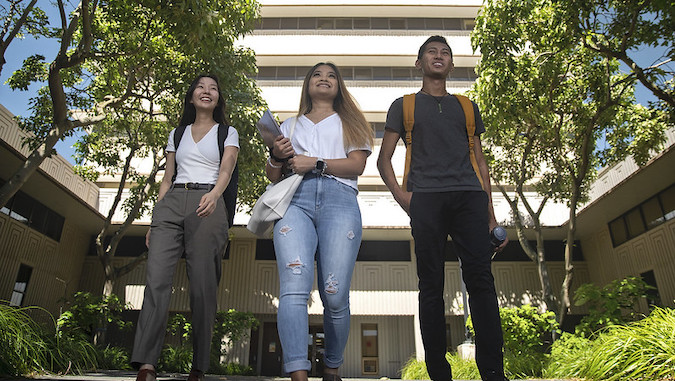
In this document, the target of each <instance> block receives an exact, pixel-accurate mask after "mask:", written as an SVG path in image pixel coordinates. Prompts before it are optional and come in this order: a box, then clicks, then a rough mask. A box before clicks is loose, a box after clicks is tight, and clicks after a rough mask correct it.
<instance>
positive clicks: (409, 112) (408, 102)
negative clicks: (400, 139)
mask: <svg viewBox="0 0 675 381" xmlns="http://www.w3.org/2000/svg"><path fill="white" fill-rule="evenodd" d="M414 125H415V94H406V95H404V96H403V128H404V129H405V144H406V150H405V170H404V172H403V190H407V189H408V173H410V161H411V159H412V130H413V126H414Z"/></svg>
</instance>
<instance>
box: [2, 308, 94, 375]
mask: <svg viewBox="0 0 675 381" xmlns="http://www.w3.org/2000/svg"><path fill="white" fill-rule="evenodd" d="M31 311H40V312H42V313H47V312H46V311H45V310H44V309H41V308H39V307H23V308H17V307H12V306H9V305H7V304H0V327H2V329H0V374H1V375H6V376H21V375H25V374H30V373H47V372H56V373H69V372H74V373H81V372H83V371H85V370H89V369H94V368H96V365H97V360H96V356H97V354H96V348H94V346H93V345H91V344H90V343H88V342H87V341H83V340H79V339H77V338H73V337H69V336H63V335H61V333H60V332H59V331H57V330H56V328H55V326H56V323H55V321H54V319H53V317H51V315H49V313H47V315H48V316H50V318H51V321H52V324H51V326H49V327H45V326H43V325H40V324H38V323H36V322H35V321H34V320H33V319H32V318H31V317H30V316H29V315H28V312H31Z"/></svg>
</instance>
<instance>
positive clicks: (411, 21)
mask: <svg viewBox="0 0 675 381" xmlns="http://www.w3.org/2000/svg"><path fill="white" fill-rule="evenodd" d="M475 25H476V22H475V21H474V19H463V18H462V19H460V18H421V17H418V18H401V17H283V18H282V17H267V18H263V19H261V20H260V21H259V22H258V25H256V27H255V29H268V30H294V29H305V30H317V29H319V30H355V29H357V30H473V28H474V26H475Z"/></svg>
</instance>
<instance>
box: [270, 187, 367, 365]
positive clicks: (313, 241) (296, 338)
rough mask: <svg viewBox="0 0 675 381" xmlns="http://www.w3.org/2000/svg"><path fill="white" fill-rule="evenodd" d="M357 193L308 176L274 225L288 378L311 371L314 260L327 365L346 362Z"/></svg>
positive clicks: (356, 243) (357, 227)
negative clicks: (309, 340) (310, 306)
mask: <svg viewBox="0 0 675 381" xmlns="http://www.w3.org/2000/svg"><path fill="white" fill-rule="evenodd" d="M356 194H357V192H356V190H355V189H353V188H352V187H350V186H348V185H346V184H343V183H341V182H339V181H337V180H335V179H333V178H329V177H325V176H318V175H314V174H307V175H305V178H304V179H303V180H302V182H301V184H300V186H299V187H298V190H297V191H296V193H295V195H294V196H293V201H291V205H290V206H289V208H288V210H287V211H286V214H285V215H284V217H283V218H282V219H281V220H279V221H277V222H276V224H275V226H274V251H275V252H276V258H277V268H278V270H279V282H280V293H279V311H278V314H277V328H278V330H279V338H280V340H281V346H282V349H283V354H284V355H283V357H284V368H285V370H286V372H288V373H291V372H295V371H298V370H310V369H311V368H312V365H311V363H310V361H309V360H308V359H307V337H308V335H309V332H308V331H309V322H308V316H307V314H308V312H307V301H308V299H309V296H310V293H311V291H312V284H313V282H314V260H315V259H316V263H317V266H316V268H317V277H318V278H317V279H318V282H317V283H318V288H319V294H320V295H321V301H322V302H323V307H324V313H323V329H324V333H325V335H326V336H325V345H326V347H325V349H326V351H325V355H324V362H325V364H326V366H327V367H329V368H338V367H339V366H340V365H341V364H342V362H343V352H344V349H345V346H346V344H347V337H348V336H349V320H350V312H349V284H350V283H351V278H352V273H353V271H354V264H355V263H356V256H357V254H358V252H359V246H360V245H361V212H360V210H359V205H358V203H357V200H356Z"/></svg>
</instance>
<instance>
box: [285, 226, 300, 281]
mask: <svg viewBox="0 0 675 381" xmlns="http://www.w3.org/2000/svg"><path fill="white" fill-rule="evenodd" d="M282 229H283V228H282ZM303 267H305V264H304V263H302V261H301V260H300V257H299V256H298V257H296V258H295V259H294V260H292V261H290V262H288V263H287V264H286V268H287V269H291V272H292V273H293V274H296V275H300V274H302V268H303Z"/></svg>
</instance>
